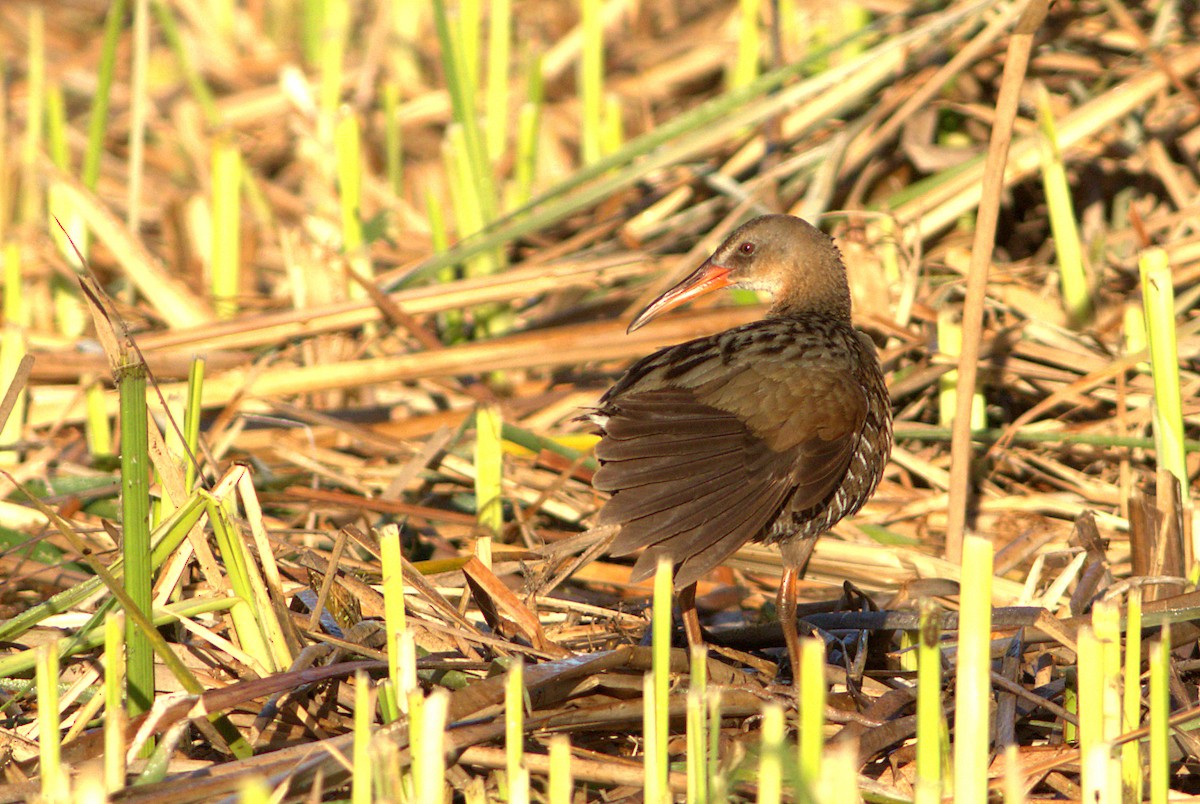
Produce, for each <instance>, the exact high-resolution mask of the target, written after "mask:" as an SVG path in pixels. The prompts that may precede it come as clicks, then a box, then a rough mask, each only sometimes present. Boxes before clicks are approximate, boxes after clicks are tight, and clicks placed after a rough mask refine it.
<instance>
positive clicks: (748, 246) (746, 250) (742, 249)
mask: <svg viewBox="0 0 1200 804" xmlns="http://www.w3.org/2000/svg"><path fill="white" fill-rule="evenodd" d="M738 253H740V254H742V255H743V256H746V257H749V256H750V255H751V254H753V253H754V244H753V243H750V242H745V243H742V244H741V245H740V246H738Z"/></svg>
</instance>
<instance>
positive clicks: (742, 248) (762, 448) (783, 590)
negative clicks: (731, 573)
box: [587, 215, 892, 672]
mask: <svg viewBox="0 0 1200 804" xmlns="http://www.w3.org/2000/svg"><path fill="white" fill-rule="evenodd" d="M722 287H742V288H750V289H753V290H762V291H769V292H770V293H771V294H772V297H773V303H772V305H771V308H770V310H769V311H768V312H767V317H766V318H764V319H761V320H759V321H755V322H752V323H750V324H746V325H745V326H741V327H737V328H735V329H731V330H728V331H726V332H721V333H719V334H717V335H711V336H709V337H706V338H698V339H696V340H693V341H688V342H686V343H681V344H679V345H677V346H671V347H668V348H666V349H662V350H660V351H658V352H655V353H654V354H652V355H650V356H649V357H646V358H644V359H642V360H640V361H638V362H637V363H635V364H634V365H633V366H632V367H631V368H630V369H629V370H628V371H627V372H626V373H625V375H624V376H623V377H621V379H620V380H618V381H617V383H616V385H614V386H613V387H612V388H611V389H609V391H608V392H607V393H606V394H604V396H603V397H601V399H600V403H599V406H598V407H597V409H596V410H595V411H593V412H592V413H590V414H589V415H588V417H587V418H589V419H590V420H591V421H592V422H594V423H595V424H597V425H598V426H599V427H600V429H601V435H602V438H601V440H600V442H599V444H597V446H596V457H597V458H598V459H599V461H600V463H601V466H600V469H599V470H597V472H596V475H595V478H594V480H593V484H594V485H595V487H596V488H597V489H599V490H601V491H607V492H611V494H612V497H611V498H610V499H609V500H608V502H607V503H606V504H605V505H604V508H603V509H602V510H601V512H600V515H599V524H600V525H601V526H604V525H608V526H614V527H616V528H617V533H616V536H615V538H614V541H613V544H612V546H611V548H610V552H611V553H612V554H614V555H625V554H628V553H632V552H634V551H635V550H638V549H640V548H645V552H643V553H642V555H641V557H640V558H639V559H638V561H637V564H636V565H635V567H634V571H633V580H635V581H636V580H641V579H642V578H645V577H647V576H649V575H651V574H653V572H654V569H655V566H656V565H657V563H658V559H659V557H660V556H665V557H666V558H667V559H669V560H670V561H671V563H672V564H673V565H674V566H675V570H676V572H675V588H676V589H677V590H678V591H679V592H680V605H681V608H682V610H683V617H684V626H685V630H686V632H687V637H688V642H689V643H690V644H692V645H702V644H703V643H704V636H703V632H702V630H701V628H700V620H699V617H698V615H697V614H696V609H695V594H696V582H697V581H698V580H699V579H700V578H701V577H702V576H703V575H704V574H705V573H707V572H708V571H709V570H711V569H713V568H714V567H716V566H717V565H718V564H720V563H721V562H723V561H724V560H725V559H726V558H728V557H729V556H730V555H731V554H732V553H733V552H734V551H735V550H737V549H738V548H739V547H741V546H742V545H743V544H746V543H747V542H751V541H755V542H765V543H767V544H778V545H779V546H780V549H781V550H782V553H783V564H784V572H783V578H782V579H781V581H780V587H779V597H778V604H779V618H780V621H781V622H782V625H783V633H784V637H785V640H786V642H787V648H788V655H789V657H790V658H791V660H792V663H793V664H792V666H793V668H795V667H796V666H797V665H796V663H797V661H798V657H799V636H798V632H797V627H796V592H797V582H798V581H799V579H800V576H801V574H802V573H803V571H804V567H805V565H806V564H807V563H808V558H809V556H810V555H811V553H812V548H813V544H814V543H815V542H816V538H817V537H818V536H819V535H821V534H822V533H824V532H825V531H827V530H829V529H830V528H831V527H833V525H834V524H835V523H837V522H838V521H839V520H840V519H842V517H845V516H848V515H849V514H853V513H854V512H855V511H857V510H858V509H859V508H860V507H862V505H863V503H865V502H866V501H867V499H868V498H869V497H870V496H871V494H872V492H874V490H875V486H876V485H877V484H878V483H879V478H880V476H881V475H882V474H883V468H884V464H885V463H886V462H887V459H888V455H889V454H890V452H891V448H892V415H891V407H890V405H889V402H888V395H887V388H886V386H885V385H884V381H883V372H882V370H881V369H880V367H879V358H878V357H877V356H876V353H875V346H874V344H873V343H872V342H871V340H870V339H869V338H868V337H867V336H866V335H864V334H862V333H860V332H859V331H858V330H856V329H855V328H854V326H853V325H852V324H851V322H850V289H849V286H848V285H847V283H846V268H845V266H844V265H843V264H842V258H841V254H840V253H839V251H838V249H837V246H835V245H834V243H833V241H832V240H831V239H830V238H829V237H828V236H826V235H825V234H823V233H822V232H821V231H819V230H818V229H816V228H814V227H813V226H811V225H809V224H808V223H806V222H804V221H803V220H801V219H799V218H795V217H792V216H790V215H765V216H763V217H760V218H755V219H754V220H752V221H750V222H749V223H746V224H745V225H743V226H742V227H741V228H739V229H738V230H737V231H735V232H734V233H733V234H732V235H730V236H729V239H727V240H726V241H725V242H724V243H723V244H721V247H720V248H718V249H717V250H716V252H715V253H714V254H713V255H712V256H711V257H709V258H708V259H707V260H706V261H705V262H704V264H702V265H701V266H700V267H699V268H698V269H696V271H695V272H694V273H692V274H691V275H690V276H688V277H687V278H686V279H684V280H683V281H682V282H680V283H679V284H678V285H676V286H675V287H673V288H671V289H670V290H668V291H667V292H666V293H664V294H662V295H661V296H659V297H658V298H657V299H655V300H654V301H653V302H652V303H651V304H650V305H649V306H647V307H646V309H644V310H642V312H640V313H639V314H638V315H637V317H636V318H634V319H633V322H632V323H631V324H630V325H629V331H630V332H632V331H633V330H635V329H637V328H638V327H641V326H642V325H644V324H645V323H646V322H648V321H650V320H651V319H653V318H655V317H657V316H659V315H660V314H662V313H663V312H664V311H666V310H669V309H671V308H673V307H675V306H677V305H679V304H682V303H683V302H686V301H689V300H691V299H694V298H696V297H698V296H701V295H703V294H705V293H708V292H710V291H712V290H716V289H717V288H722ZM793 672H794V670H793Z"/></svg>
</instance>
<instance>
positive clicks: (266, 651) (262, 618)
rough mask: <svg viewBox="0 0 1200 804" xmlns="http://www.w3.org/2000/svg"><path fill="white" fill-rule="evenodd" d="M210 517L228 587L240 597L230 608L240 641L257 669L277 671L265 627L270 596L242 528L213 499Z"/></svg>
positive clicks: (223, 507)
mask: <svg viewBox="0 0 1200 804" xmlns="http://www.w3.org/2000/svg"><path fill="white" fill-rule="evenodd" d="M208 516H209V521H210V522H211V523H212V529H213V537H214V538H215V540H216V543H217V546H218V547H219V548H220V551H221V564H222V566H223V568H224V570H225V572H226V575H227V578H228V584H229V588H230V589H232V590H233V594H234V595H235V596H236V597H237V599H238V602H237V603H235V604H234V606H233V607H232V608H231V609H230V611H229V615H230V617H231V618H232V620H233V627H234V631H235V633H237V636H238V641H239V642H240V643H241V647H242V650H243V651H245V653H246V656H247V657H248V659H249V660H251V661H252V662H253V663H254V664H256V665H257V666H256V667H255V671H256V672H259V673H262V674H264V675H266V674H269V673H272V672H275V671H276V670H278V669H279V668H278V667H277V665H276V661H275V656H274V654H273V652H272V651H271V650H270V648H269V646H268V637H267V634H266V633H265V628H266V627H269V625H268V621H267V618H268V617H269V616H270V612H271V608H270V599H269V596H268V594H267V592H266V590H265V588H263V582H262V576H261V575H260V574H259V573H258V570H257V568H256V567H255V565H254V562H253V558H252V554H251V552H250V550H249V549H248V547H247V545H246V542H245V539H244V536H243V533H242V531H241V529H240V528H239V527H238V526H237V525H236V524H235V523H234V520H233V517H232V516H231V515H230V513H229V511H227V510H226V504H225V503H222V502H218V501H215V500H214V501H212V502H210V503H209V506H208ZM212 582H213V583H219V582H220V579H215V578H214V579H212Z"/></svg>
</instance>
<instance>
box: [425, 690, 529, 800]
mask: <svg viewBox="0 0 1200 804" xmlns="http://www.w3.org/2000/svg"><path fill="white" fill-rule="evenodd" d="M449 705H450V696H449V694H448V693H447V692H446V690H444V689H440V688H438V689H435V690H433V692H431V693H429V697H428V698H426V699H425V701H424V703H422V705H421V738H420V742H419V745H420V749H421V750H420V751H416V750H414V751H413V780H414V785H413V786H414V789H415V792H416V800H417V801H443V800H444V799H445V798H446V795H445V792H444V791H445V786H446V756H445V748H444V746H445V736H446V712H447V711H448V709H449ZM526 784H528V777H527V780H526Z"/></svg>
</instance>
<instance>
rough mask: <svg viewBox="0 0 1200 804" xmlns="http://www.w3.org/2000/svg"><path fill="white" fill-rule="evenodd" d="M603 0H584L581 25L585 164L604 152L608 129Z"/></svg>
mask: <svg viewBox="0 0 1200 804" xmlns="http://www.w3.org/2000/svg"><path fill="white" fill-rule="evenodd" d="M600 11H601V0H581V8H580V23H579V25H580V29H581V30H582V32H583V52H582V54H581V55H580V57H579V81H578V86H579V108H580V110H581V114H582V120H581V121H580V126H579V159H580V161H581V162H582V163H583V164H585V165H590V164H592V163H593V162H596V161H598V160H599V159H600V157H601V156H603V155H604V154H603V152H602V151H601V147H600V141H601V136H602V135H601V132H602V131H603V129H604V27H603V23H602V21H601V17H600Z"/></svg>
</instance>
